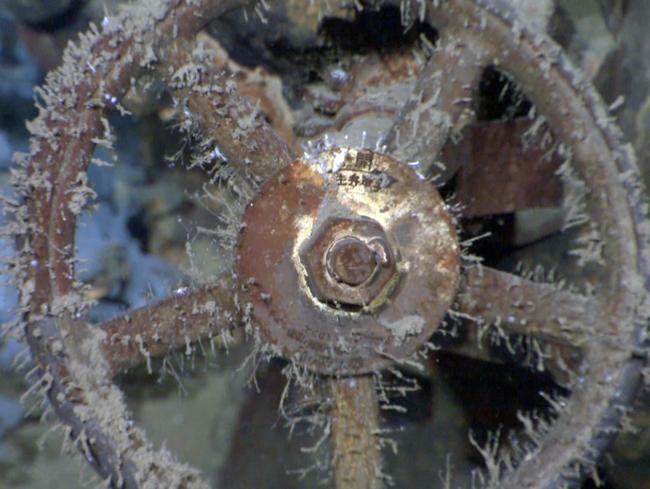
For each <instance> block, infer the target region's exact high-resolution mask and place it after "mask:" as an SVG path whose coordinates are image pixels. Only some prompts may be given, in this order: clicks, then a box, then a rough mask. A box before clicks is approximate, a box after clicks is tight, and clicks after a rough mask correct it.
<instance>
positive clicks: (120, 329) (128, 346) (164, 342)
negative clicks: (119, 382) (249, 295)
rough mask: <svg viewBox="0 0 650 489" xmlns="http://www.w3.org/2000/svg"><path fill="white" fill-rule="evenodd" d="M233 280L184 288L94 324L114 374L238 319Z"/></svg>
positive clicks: (212, 333)
mask: <svg viewBox="0 0 650 489" xmlns="http://www.w3.org/2000/svg"><path fill="white" fill-rule="evenodd" d="M233 290H234V287H233V284H232V283H230V282H229V281H226V280H222V281H221V282H220V283H219V284H218V285H214V286H210V287H205V288H200V289H196V290H192V291H190V290H188V289H186V288H182V289H179V290H177V291H176V294H175V295H174V296H173V297H170V298H168V299H165V300H163V301H161V302H158V303H156V304H153V305H151V306H147V307H143V308H141V309H137V310H135V311H133V312H130V313H128V314H125V315H123V316H120V317H118V318H116V319H112V320H109V321H105V322H102V323H100V324H99V325H97V327H99V328H101V329H102V330H103V331H104V332H105V333H106V337H105V340H104V342H103V343H102V350H103V352H104V355H105V357H106V359H107V361H108V362H109V364H110V366H111V370H112V371H113V372H114V373H115V374H117V373H119V372H122V371H124V370H126V369H128V368H132V367H134V366H136V365H138V364H140V363H142V362H147V365H148V366H150V363H149V362H150V361H151V359H152V358H155V357H160V356H163V355H165V354H166V353H168V352H170V351H171V350H174V349H177V348H181V347H186V348H191V344H192V343H193V342H195V341H199V340H201V339H203V338H212V337H214V336H216V335H218V334H220V333H222V332H224V331H227V330H228V329H229V328H232V327H235V326H236V325H237V324H238V323H239V321H240V318H241V316H240V310H239V307H238V305H237V300H236V296H235V294H234V293H233Z"/></svg>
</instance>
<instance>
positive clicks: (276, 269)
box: [236, 148, 460, 375]
mask: <svg viewBox="0 0 650 489" xmlns="http://www.w3.org/2000/svg"><path fill="white" fill-rule="evenodd" d="M341 219H372V220H374V221H376V222H377V223H379V224H380V225H381V227H382V228H383V230H384V232H385V235H386V237H387V239H388V241H389V243H390V244H391V246H392V249H393V252H394V255H395V257H396V262H397V263H396V268H397V273H398V280H397V281H396V285H395V286H394V287H393V288H392V289H391V290H390V294H388V295H387V297H386V298H385V300H383V301H381V302H380V304H379V305H376V306H374V307H371V308H362V309H360V310H352V311H351V310H346V309H345V308H337V307H334V306H332V305H328V304H326V303H323V302H322V301H320V300H318V298H316V297H315V296H314V294H313V293H312V290H311V289H310V287H309V285H308V280H307V276H306V275H307V271H306V269H305V267H304V265H303V262H302V261H301V258H300V254H301V247H302V252H303V253H304V244H305V243H308V242H309V240H310V238H311V237H312V236H313V234H314V233H318V232H322V226H323V225H327V223H328V222H332V221H335V222H338V221H340V220H341ZM244 222H245V225H244V226H243V228H242V232H241V235H240V239H239V244H238V250H237V264H236V268H237V272H238V274H239V277H240V280H241V283H242V284H243V285H244V289H245V291H244V295H243V297H244V300H248V301H250V303H251V304H252V313H253V321H254V324H255V326H256V327H258V328H259V331H260V332H261V334H262V336H263V338H264V339H265V340H266V341H268V342H270V343H271V344H273V345H275V346H276V347H277V348H279V350H280V352H281V353H282V355H284V356H285V357H287V358H289V359H291V360H293V361H295V362H297V363H299V364H300V365H303V366H306V367H308V368H309V369H312V370H314V371H316V372H319V373H322V374H333V375H349V374H362V373H367V372H371V371H376V370H379V369H382V368H385V367H386V366H388V365H390V364H391V363H394V362H396V361H400V360H403V359H406V358H407V357H409V356H410V355H412V354H413V353H414V352H415V351H416V350H417V349H418V348H419V347H421V346H422V345H423V344H424V343H425V342H426V341H427V339H428V338H429V337H430V335H431V334H432V333H433V331H434V330H435V329H436V328H437V327H438V325H439V324H440V321H441V320H442V318H443V316H444V314H445V312H446V311H447V309H448V307H449V306H450V305H451V302H452V300H453V297H454V294H455V292H456V289H457V286H458V281H459V267H460V247H459V244H458V239H457V236H456V232H455V229H454V226H453V223H452V219H451V218H450V216H449V214H448V213H447V212H446V211H445V206H444V203H443V201H442V199H441V198H440V196H439V195H438V193H437V191H436V190H435V188H434V187H433V186H432V185H431V184H430V183H428V182H426V181H422V180H421V179H420V178H418V176H417V175H416V174H415V173H414V172H413V171H412V170H411V169H410V168H408V166H406V165H404V164H403V163H400V162H398V161H396V160H394V159H393V158H391V157H389V156H386V155H383V154H379V153H374V152H371V151H365V150H363V151H362V150H354V149H345V148H337V149H331V150H328V151H326V152H323V153H321V154H319V155H318V156H316V157H312V158H310V159H299V160H296V161H295V162H293V163H292V164H291V165H289V166H288V167H287V168H285V169H284V170H282V172H281V173H280V174H278V175H277V176H275V177H273V178H271V179H270V180H269V181H268V182H267V183H266V184H265V185H264V186H263V188H262V189H261V191H260V192H259V193H258V195H257V197H256V198H255V200H254V201H253V202H252V203H251V204H250V205H249V207H248V208H247V210H246V213H245V218H244Z"/></svg>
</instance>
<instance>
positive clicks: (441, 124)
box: [385, 32, 490, 182]
mask: <svg viewBox="0 0 650 489" xmlns="http://www.w3.org/2000/svg"><path fill="white" fill-rule="evenodd" d="M489 56H490V52H489V48H488V47H486V45H485V43H478V42H475V41H474V39H473V37H472V36H467V35H464V34H463V35H461V34H458V33H455V32H445V36H444V37H441V39H440V40H439V43H438V46H437V47H436V49H435V50H434V52H433V54H432V55H431V58H430V59H429V61H428V62H427V65H426V66H425V67H424V70H423V71H422V73H421V74H420V77H419V79H418V82H417V84H416V87H415V90H414V91H413V93H412V94H411V96H410V98H409V100H408V102H407V103H406V104H405V106H404V107H403V108H402V110H401V112H400V114H399V116H398V118H397V121H396V122H395V124H394V125H393V127H392V128H391V129H390V131H389V132H388V134H387V135H386V138H385V144H386V149H387V152H388V153H389V154H392V155H393V156H395V157H396V158H398V159H400V160H402V161H408V162H410V163H411V164H413V165H414V166H415V168H416V170H417V171H418V173H420V174H421V175H423V176H425V177H431V176H436V177H437V178H436V182H444V181H447V180H448V179H449V178H450V177H451V176H452V175H453V174H454V173H455V172H456V171H457V170H458V163H459V162H455V163H456V166H454V165H451V164H450V165H442V164H439V162H438V160H437V159H438V157H439V152H440V150H441V149H442V147H443V146H444V145H445V143H446V141H447V140H448V139H449V136H450V135H452V134H457V133H459V132H460V131H461V130H462V129H463V127H465V125H467V124H468V123H470V122H472V121H473V120H474V112H473V110H472V108H471V103H472V98H473V95H474V92H475V89H476V88H477V86H478V82H479V80H480V77H481V74H482V73H483V69H484V68H485V66H486V65H487V60H488V59H489ZM416 162H418V163H419V164H416Z"/></svg>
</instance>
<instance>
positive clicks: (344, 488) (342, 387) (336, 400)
mask: <svg viewBox="0 0 650 489" xmlns="http://www.w3.org/2000/svg"><path fill="white" fill-rule="evenodd" d="M330 386H331V390H332V396H333V403H332V413H331V416H332V452H333V463H334V479H335V482H336V489H380V488H382V487H383V483H382V470H381V452H380V449H379V442H378V440H377V433H378V430H379V406H378V402H377V395H376V392H375V383H374V378H373V377H372V376H371V375H364V376H361V377H347V378H332V379H331V381H330Z"/></svg>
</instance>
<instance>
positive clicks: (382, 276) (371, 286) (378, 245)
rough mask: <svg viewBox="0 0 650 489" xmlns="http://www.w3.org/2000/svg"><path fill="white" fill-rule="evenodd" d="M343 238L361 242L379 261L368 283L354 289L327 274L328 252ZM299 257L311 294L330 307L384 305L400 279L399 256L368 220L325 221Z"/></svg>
mask: <svg viewBox="0 0 650 489" xmlns="http://www.w3.org/2000/svg"><path fill="white" fill-rule="evenodd" d="M346 237H354V238H357V239H359V240H361V241H363V242H364V243H365V244H366V245H368V247H369V248H370V249H372V250H373V251H374V252H375V253H376V254H377V255H378V256H379V258H380V261H381V263H378V264H377V265H376V267H375V270H374V271H373V273H372V274H371V276H370V277H369V278H368V280H366V281H365V282H364V283H362V284H360V285H356V286H351V285H348V284H346V283H343V282H341V281H338V280H336V278H335V277H333V276H332V274H331V273H329V272H328V270H327V263H326V262H327V253H328V250H329V249H330V247H331V246H332V245H333V244H334V243H336V242H338V241H340V240H342V239H345V238H346ZM299 256H300V261H301V263H302V265H303V267H304V269H305V273H306V281H307V285H308V287H309V289H310V291H311V293H312V294H313V296H314V297H315V298H316V299H317V300H319V301H320V302H323V303H325V304H329V305H332V306H352V307H356V308H362V307H367V306H370V305H372V304H373V302H375V301H380V302H383V301H382V299H383V298H386V297H387V296H388V295H389V293H390V291H391V290H393V288H394V286H395V285H396V283H397V281H398V279H399V274H398V273H397V260H398V255H397V254H396V253H395V252H394V251H393V249H392V246H391V244H390V240H389V239H388V237H387V236H386V233H385V231H384V229H383V228H382V227H381V225H380V224H379V223H378V222H377V221H375V220H374V219H370V218H368V217H353V218H343V217H329V218H327V219H325V220H324V221H323V222H322V223H321V224H320V225H319V226H318V228H317V229H315V230H314V231H313V232H312V235H311V236H310V237H309V239H307V240H306V241H305V242H304V243H303V244H302V245H301V247H300V250H299Z"/></svg>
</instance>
